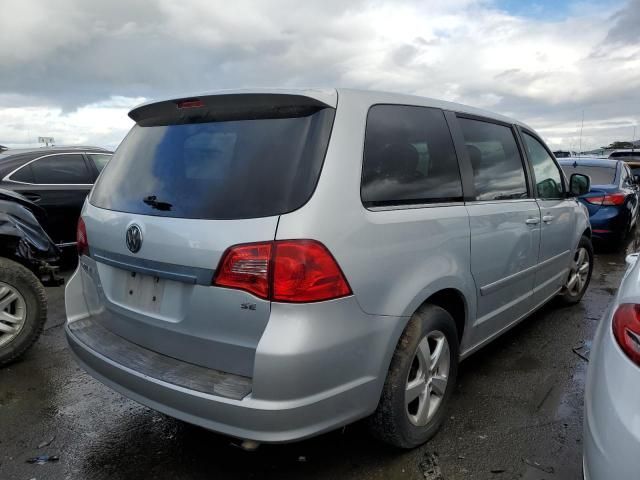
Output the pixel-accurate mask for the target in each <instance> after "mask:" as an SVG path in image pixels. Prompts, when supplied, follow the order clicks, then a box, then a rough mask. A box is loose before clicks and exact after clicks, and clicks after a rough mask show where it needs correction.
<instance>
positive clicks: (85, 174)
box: [31, 154, 92, 184]
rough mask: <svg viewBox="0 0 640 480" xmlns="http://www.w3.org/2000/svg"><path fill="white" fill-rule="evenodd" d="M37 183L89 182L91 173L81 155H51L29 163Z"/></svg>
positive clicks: (34, 180)
mask: <svg viewBox="0 0 640 480" xmlns="http://www.w3.org/2000/svg"><path fill="white" fill-rule="evenodd" d="M31 170H32V171H33V182H34V183H38V184H90V183H91V182H92V180H91V175H90V174H89V170H88V169H87V165H86V164H85V162H84V158H83V157H82V155H69V154H61V155H52V156H50V157H44V158H42V159H40V160H36V161H35V162H32V163H31Z"/></svg>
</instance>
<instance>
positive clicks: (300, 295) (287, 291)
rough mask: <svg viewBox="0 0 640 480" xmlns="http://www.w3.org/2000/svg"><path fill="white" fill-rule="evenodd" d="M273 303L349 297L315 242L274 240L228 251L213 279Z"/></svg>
mask: <svg viewBox="0 0 640 480" xmlns="http://www.w3.org/2000/svg"><path fill="white" fill-rule="evenodd" d="M213 284H214V285H216V286H220V287H228V288H237V289H240V290H245V291H247V292H250V293H252V294H254V295H256V296H257V297H260V298H264V299H267V300H272V301H276V302H293V303H301V302H304V303H306V302H319V301H323V300H331V299H334V298H340V297H344V296H347V295H351V288H350V287H349V284H348V283H347V280H346V279H345V277H344V274H343V273H342V271H341V270H340V267H339V266H338V264H337V262H336V260H335V259H334V258H333V256H332V255H331V253H329V251H328V250H327V248H326V247H325V246H324V245H322V244H321V243H320V242H317V241H315V240H277V241H275V242H263V243H250V244H245V245H237V246H235V247H231V248H229V249H228V250H227V251H226V252H225V254H224V255H223V257H222V259H221V261H220V265H219V267H218V269H217V271H216V275H215V277H214V279H213Z"/></svg>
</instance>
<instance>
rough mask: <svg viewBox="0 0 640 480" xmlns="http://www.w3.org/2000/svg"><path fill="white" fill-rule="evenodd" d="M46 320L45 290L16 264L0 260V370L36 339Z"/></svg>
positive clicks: (32, 276) (31, 275)
mask: <svg viewBox="0 0 640 480" xmlns="http://www.w3.org/2000/svg"><path fill="white" fill-rule="evenodd" d="M46 318H47V300H46V295H45V291H44V287H43V286H42V284H41V283H40V281H39V280H38V279H37V278H36V276H35V275H34V274H33V273H31V272H30V271H29V270H28V269H27V268H25V267H23V266H22V265H20V264H19V263H17V262H14V261H12V260H8V259H6V258H0V366H1V365H5V364H7V363H9V362H12V361H13V360H15V359H17V358H18V357H19V356H20V355H22V354H23V353H24V352H25V351H26V350H27V349H28V348H29V347H31V345H33V343H34V342H35V341H36V340H37V339H38V337H39V336H40V334H41V333H42V329H43V328H44V322H45V320H46Z"/></svg>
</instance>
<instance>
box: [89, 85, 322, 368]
mask: <svg viewBox="0 0 640 480" xmlns="http://www.w3.org/2000/svg"><path fill="white" fill-rule="evenodd" d="M334 112H335V110H334V108H333V107H332V106H331V105H329V104H327V103H325V102H322V101H320V100H318V99H315V98H311V97H305V96H298V95H264V94H263V95H252V94H243V95H220V96H209V97H201V98H193V99H179V100H173V101H170V102H161V103H158V104H151V105H145V106H143V107H141V108H139V109H136V110H134V111H132V113H131V116H132V118H133V119H134V120H136V122H137V125H136V126H134V128H133V129H132V131H131V132H130V133H129V135H128V136H127V138H126V139H125V140H124V141H123V143H122V145H121V146H120V147H119V148H118V150H117V152H116V153H115V155H114V157H113V159H112V161H110V162H109V164H108V165H107V167H105V169H104V171H103V173H102V175H101V176H100V178H99V180H98V182H97V183H96V186H95V188H94V190H93V192H92V194H91V196H90V198H89V203H88V204H87V205H86V206H85V209H84V211H83V220H84V222H85V226H86V230H87V237H88V241H89V251H90V256H91V257H92V258H93V260H95V262H96V264H95V266H96V268H95V272H93V273H92V275H93V276H94V280H95V282H96V284H97V289H96V290H97V292H96V299H94V300H95V302H94V303H96V302H97V305H95V308H94V309H93V310H94V311H95V312H96V314H95V318H96V319H98V321H99V322H101V324H102V325H103V326H104V327H105V328H108V329H109V330H111V331H112V332H113V333H115V334H117V335H119V336H121V337H123V338H125V339H127V340H129V341H131V342H134V343H136V344H138V345H141V346H143V347H145V348H148V349H151V350H153V351H156V352H158V353H161V354H164V355H168V356H171V357H174V358H177V359H181V360H184V361H187V362H191V363H194V364H197V365H202V366H206V367H209V368H215V369H218V370H222V371H225V372H229V373H234V374H238V375H246V376H251V375H252V371H253V360H254V356H255V349H256V347H257V344H258V341H259V340H260V337H261V335H262V332H263V331H264V328H265V327H266V324H267V322H268V319H269V314H270V302H269V301H268V300H266V299H260V298H258V297H256V296H254V295H252V294H251V293H248V292H245V291H241V290H236V289H228V288H221V287H214V286H212V279H213V276H214V274H215V269H216V268H217V266H218V264H219V262H220V259H221V258H222V256H223V254H224V252H225V251H226V250H227V249H228V248H229V247H231V246H233V245H236V244H240V243H250V242H261V241H269V240H273V239H274V237H275V234H276V229H277V225H278V219H279V215H281V214H283V213H287V212H290V211H292V210H295V209H297V208H299V207H300V206H302V205H303V204H304V203H306V201H307V200H308V199H309V198H310V196H311V194H312V193H313V190H314V188H315V185H316V183H317V180H318V178H319V175H320V170H321V168H322V163H323V160H324V154H325V151H326V148H327V145H328V141H329V135H330V132H331V127H332V123H333V116H334Z"/></svg>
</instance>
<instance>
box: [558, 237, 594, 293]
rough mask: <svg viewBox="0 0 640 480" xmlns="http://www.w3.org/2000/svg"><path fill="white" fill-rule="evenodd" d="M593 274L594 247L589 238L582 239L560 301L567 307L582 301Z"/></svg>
mask: <svg viewBox="0 0 640 480" xmlns="http://www.w3.org/2000/svg"><path fill="white" fill-rule="evenodd" d="M592 272H593V246H592V245H591V240H589V238H588V237H584V236H583V237H582V238H581V239H580V242H579V243H578V248H576V251H575V254H574V256H573V260H572V261H571V267H570V271H569V276H568V277H567V283H566V284H565V286H564V288H563V293H562V295H561V296H560V300H561V301H562V302H563V303H564V304H566V305H574V304H576V303H578V302H579V301H580V300H582V297H583V295H584V293H585V292H586V291H587V287H588V286H589V282H590V281H591V273H592Z"/></svg>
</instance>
